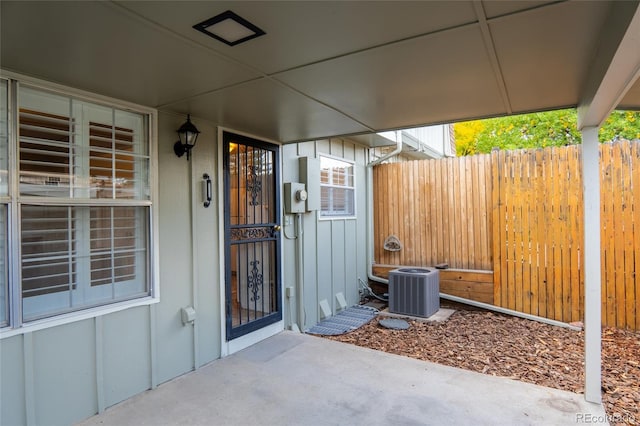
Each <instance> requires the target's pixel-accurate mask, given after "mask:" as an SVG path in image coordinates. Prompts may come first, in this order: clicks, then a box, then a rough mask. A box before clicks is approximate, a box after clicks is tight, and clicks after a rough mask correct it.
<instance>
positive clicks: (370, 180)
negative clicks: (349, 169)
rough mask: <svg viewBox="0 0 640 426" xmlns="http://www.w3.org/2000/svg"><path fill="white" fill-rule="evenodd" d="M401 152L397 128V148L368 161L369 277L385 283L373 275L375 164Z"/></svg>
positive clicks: (399, 131)
mask: <svg viewBox="0 0 640 426" xmlns="http://www.w3.org/2000/svg"><path fill="white" fill-rule="evenodd" d="M369 152H370V151H369ZM400 152H402V131H401V130H397V131H396V148H395V149H394V150H393V151H391V152H390V153H388V154H387V155H384V156H382V157H380V158H378V159H377V160H375V161H371V162H369V163H367V278H369V279H370V280H371V281H376V282H379V283H383V284H388V283H389V281H388V280H385V279H384V278H379V277H376V276H375V275H373V166H376V165H378V164H380V163H382V162H383V161H385V160H388V159H389V158H391V157H394V156H396V155H398V154H399V153H400Z"/></svg>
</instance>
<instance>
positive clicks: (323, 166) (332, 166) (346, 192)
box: [320, 156, 355, 217]
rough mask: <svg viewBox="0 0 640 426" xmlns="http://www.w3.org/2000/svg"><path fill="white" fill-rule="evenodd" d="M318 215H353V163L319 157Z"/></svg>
mask: <svg viewBox="0 0 640 426" xmlns="http://www.w3.org/2000/svg"><path fill="white" fill-rule="evenodd" d="M320 216H321V217H353V216H355V187H354V165H353V164H352V163H349V162H347V161H342V160H337V159H334V158H329V157H322V156H321V157H320Z"/></svg>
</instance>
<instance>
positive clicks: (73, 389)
mask: <svg viewBox="0 0 640 426" xmlns="http://www.w3.org/2000/svg"><path fill="white" fill-rule="evenodd" d="M33 373H34V374H33V375H34V401H33V404H34V407H35V422H36V424H39V425H40V424H71V423H74V422H77V421H78V420H81V419H84V418H86V417H89V416H91V415H93V414H95V413H96V412H97V411H98V406H97V398H96V395H97V389H96V352H95V326H94V320H93V319H91V320H85V321H79V322H74V323H71V324H67V325H64V326H59V327H53V328H50V329H46V330H41V331H38V332H34V333H33Z"/></svg>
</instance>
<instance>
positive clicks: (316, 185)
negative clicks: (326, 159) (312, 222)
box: [298, 157, 320, 212]
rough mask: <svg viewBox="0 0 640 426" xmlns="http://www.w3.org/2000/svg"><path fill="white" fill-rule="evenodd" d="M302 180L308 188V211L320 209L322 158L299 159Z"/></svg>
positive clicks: (306, 205)
mask: <svg viewBox="0 0 640 426" xmlns="http://www.w3.org/2000/svg"><path fill="white" fill-rule="evenodd" d="M298 173H299V175H298V176H300V182H302V183H304V184H305V185H306V188H307V193H308V197H307V201H306V202H305V209H306V211H308V212H310V211H314V210H320V160H319V159H317V158H312V157H300V158H299V159H298Z"/></svg>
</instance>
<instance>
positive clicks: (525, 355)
mask: <svg viewBox="0 0 640 426" xmlns="http://www.w3.org/2000/svg"><path fill="white" fill-rule="evenodd" d="M442 307H450V308H453V309H455V310H456V312H455V313H454V314H453V315H452V316H451V317H450V318H449V319H448V320H447V321H445V322H442V323H434V322H429V323H426V322H419V321H408V322H409V324H410V327H409V329H408V330H390V329H386V328H384V327H382V326H380V325H379V324H378V321H379V319H384V317H378V319H374V320H373V321H371V322H370V323H368V324H366V325H364V326H363V327H361V328H359V329H357V330H355V331H352V332H350V333H347V334H343V335H341V336H326V338H328V339H331V340H336V341H340V342H345V343H351V344H354V345H358V346H363V347H366V348H370V349H376V350H380V351H385V352H389V353H393V354H397V355H404V356H408V357H412V358H417V359H421V360H424V361H431V362H436V363H438V364H443V365H448V366H451V367H458V368H464V369H467V370H471V371H476V372H480V373H484V374H490V375H494V376H504V377H509V378H511V379H515V380H521V381H523V382H528V383H533V384H536V385H542V386H547V387H551V388H556V389H561V390H567V391H571V392H575V393H583V392H584V332H582V331H573V330H570V329H567V328H561V327H556V326H552V325H548V324H543V323H540V322H536V321H531V320H526V319H522V318H517V317H512V316H508V315H503V314H499V313H495V312H490V311H484V310H478V309H475V308H467V307H464V306H462V305H455V307H452V306H445V305H443V306H442ZM602 399H603V404H604V407H605V410H606V412H607V415H608V417H609V421H610V423H611V424H612V425H617V424H620V425H623V424H627V425H640V408H639V407H640V332H634V331H629V330H620V329H615V328H603V330H602Z"/></svg>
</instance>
